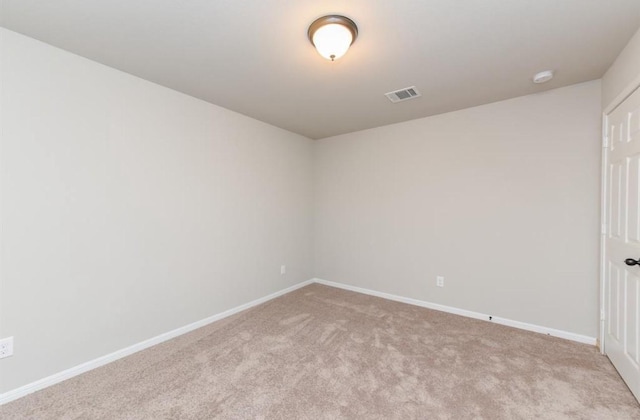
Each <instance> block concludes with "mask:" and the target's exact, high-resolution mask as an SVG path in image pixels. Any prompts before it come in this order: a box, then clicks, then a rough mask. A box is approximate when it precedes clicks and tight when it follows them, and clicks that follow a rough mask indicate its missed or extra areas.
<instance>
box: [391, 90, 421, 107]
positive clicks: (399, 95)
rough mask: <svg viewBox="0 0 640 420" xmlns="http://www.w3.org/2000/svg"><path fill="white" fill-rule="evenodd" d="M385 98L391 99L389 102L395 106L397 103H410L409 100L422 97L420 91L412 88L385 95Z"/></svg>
mask: <svg viewBox="0 0 640 420" xmlns="http://www.w3.org/2000/svg"><path fill="white" fill-rule="evenodd" d="M384 96H386V97H387V98H389V100H390V101H391V102H393V103H394V104H395V103H396V102H402V101H408V100H409V99H415V98H419V97H420V96H422V95H421V94H420V92H418V89H416V87H415V86H411V87H408V88H404V89H400V90H395V91H393V92H389V93H385V94H384Z"/></svg>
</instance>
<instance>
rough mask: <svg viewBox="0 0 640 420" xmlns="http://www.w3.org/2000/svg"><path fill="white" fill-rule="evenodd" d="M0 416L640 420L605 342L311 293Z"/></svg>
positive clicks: (319, 290)
mask: <svg viewBox="0 0 640 420" xmlns="http://www.w3.org/2000/svg"><path fill="white" fill-rule="evenodd" d="M0 417H1V418H2V419H7V420H8V419H169V418H170V419H211V418H221V419H254V418H256V419H257V418H276V419H337V418H349V419H418V418H419V419H492V420H493V419H534V418H535V419H538V418H540V419H559V418H570V419H640V407H639V405H638V403H637V402H636V400H635V399H634V398H633V396H632V395H631V393H630V392H629V390H628V389H627V388H626V386H625V385H624V383H623V382H622V380H621V379H620V377H619V376H618V375H617V373H616V372H615V370H614V368H613V367H612V365H611V364H610V363H609V361H608V360H607V359H606V358H605V357H603V356H601V355H600V354H599V353H598V352H597V351H596V349H595V348H594V347H591V346H587V345H582V344H576V343H573V342H570V341H565V340H562V339H556V338H552V337H548V336H545V335H541V334H536V333H530V332H525V331H520V330H516V329H512V328H508V327H503V326H500V325H496V324H491V323H489V322H483V321H477V320H472V319H468V318H463V317H459V316H455V315H450V314H445V313H441V312H436V311H432V310H428V309H423V308H419V307H415V306H410V305H405V304H402V303H396V302H391V301H387V300H383V299H379V298H374V297H370V296H365V295H361V294H357V293H352V292H347V291H344V290H340V289H335V288H330V287H326V286H321V285H316V284H314V285H311V286H308V287H305V288H303V289H300V290H298V291H295V292H293V293H290V294H288V295H286V296H283V297H280V298H278V299H275V300H273V301H270V302H268V303H265V304H263V305H260V306H258V307H256V308H253V309H251V310H248V311H246V312H243V313H241V314H238V315H236V316H234V317H232V318H229V319H226V320H223V321H221V322H218V323H215V324H212V325H210V326H208V327H205V328H201V329H200V330H197V331H195V332H193V333H191V334H188V335H185V336H182V337H179V338H177V339H174V340H172V341H169V342H166V343H163V344H161V345H158V346H156V347H154V348H151V349H148V350H145V351H143V352H140V353H137V354H135V355H132V356H130V357H128V358H125V359H122V360H119V361H117V362H115V363H112V364H110V365H107V366H104V367H102V368H100V369H96V370H94V371H91V372H89V373H86V374H84V375H81V376H79V377H76V378H73V379H70V380H68V381H66V382H63V383H61V384H59V385H56V386H53V387H50V388H48V389H45V390H43V391H40V392H38V393H35V394H32V395H30V396H27V397H24V398H22V399H20V400H17V401H14V402H12V403H9V404H7V405H5V406H3V407H1V408H0Z"/></svg>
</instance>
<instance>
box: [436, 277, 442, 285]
mask: <svg viewBox="0 0 640 420" xmlns="http://www.w3.org/2000/svg"><path fill="white" fill-rule="evenodd" d="M436 286H438V287H444V277H442V276H437V277H436Z"/></svg>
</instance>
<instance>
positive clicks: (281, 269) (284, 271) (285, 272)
mask: <svg viewBox="0 0 640 420" xmlns="http://www.w3.org/2000/svg"><path fill="white" fill-rule="evenodd" d="M280 274H281V275H283V276H284V275H285V274H287V266H286V265H281V266H280Z"/></svg>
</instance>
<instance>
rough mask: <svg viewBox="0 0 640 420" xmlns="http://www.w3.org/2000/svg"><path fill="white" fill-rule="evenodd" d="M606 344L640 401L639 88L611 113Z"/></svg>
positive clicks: (608, 353)
mask: <svg viewBox="0 0 640 420" xmlns="http://www.w3.org/2000/svg"><path fill="white" fill-rule="evenodd" d="M606 121H607V133H608V136H609V142H608V143H609V147H608V148H607V149H606V152H605V153H606V162H607V167H606V176H607V177H608V178H609V179H608V183H607V186H608V191H607V194H606V197H605V199H606V203H605V206H604V208H605V209H606V210H607V215H606V216H607V219H606V226H607V234H606V236H605V241H604V258H605V264H606V265H605V267H607V269H606V270H605V279H604V281H605V287H604V290H605V293H606V296H605V299H604V302H605V308H604V309H605V334H604V343H603V348H604V351H605V353H606V354H607V356H609V358H610V359H611V362H612V363H613V365H614V366H615V367H616V369H618V372H620V376H622V378H623V379H624V380H625V382H626V383H627V385H628V386H629V389H631V392H633V394H634V395H635V396H636V398H639V399H640V343H639V340H640V265H631V266H630V265H627V264H625V260H626V259H627V258H633V259H634V260H637V259H640V90H636V92H634V93H633V94H632V95H631V96H629V98H627V99H626V100H625V101H624V102H623V103H622V104H620V105H619V106H618V108H616V109H615V110H614V111H613V112H612V113H611V114H609V115H608V116H607V119H606Z"/></svg>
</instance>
